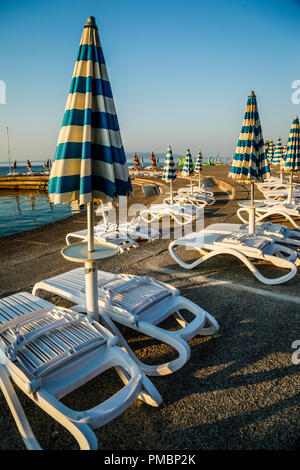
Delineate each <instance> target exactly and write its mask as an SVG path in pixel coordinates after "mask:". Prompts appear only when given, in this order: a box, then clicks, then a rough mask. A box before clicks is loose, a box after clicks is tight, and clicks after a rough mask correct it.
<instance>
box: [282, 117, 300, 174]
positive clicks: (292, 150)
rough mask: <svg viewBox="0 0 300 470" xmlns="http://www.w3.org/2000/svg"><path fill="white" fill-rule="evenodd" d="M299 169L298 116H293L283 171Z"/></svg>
mask: <svg viewBox="0 0 300 470" xmlns="http://www.w3.org/2000/svg"><path fill="white" fill-rule="evenodd" d="M299 170H300V126H299V119H298V116H295V119H294V120H293V123H292V127H291V130H290V133H289V138H288V143H287V151H286V158H285V165H284V171H291V172H294V171H299Z"/></svg>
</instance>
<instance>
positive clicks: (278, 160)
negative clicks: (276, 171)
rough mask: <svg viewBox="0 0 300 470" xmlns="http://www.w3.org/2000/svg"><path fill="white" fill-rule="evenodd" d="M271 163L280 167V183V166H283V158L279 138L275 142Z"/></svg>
mask: <svg viewBox="0 0 300 470" xmlns="http://www.w3.org/2000/svg"><path fill="white" fill-rule="evenodd" d="M272 163H273V165H280V179H281V181H282V164H284V158H283V146H282V142H281V138H280V137H279V138H278V140H277V144H276V147H275V151H274V157H273V160H272Z"/></svg>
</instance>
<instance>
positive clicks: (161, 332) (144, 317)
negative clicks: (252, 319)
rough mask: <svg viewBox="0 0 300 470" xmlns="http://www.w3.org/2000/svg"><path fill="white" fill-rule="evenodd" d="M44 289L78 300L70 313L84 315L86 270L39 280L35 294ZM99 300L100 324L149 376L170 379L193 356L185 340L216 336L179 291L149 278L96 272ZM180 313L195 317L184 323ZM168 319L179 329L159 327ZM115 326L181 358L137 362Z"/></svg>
mask: <svg viewBox="0 0 300 470" xmlns="http://www.w3.org/2000/svg"><path fill="white" fill-rule="evenodd" d="M41 290H45V291H47V292H51V293H53V294H56V295H58V296H61V297H63V298H65V299H68V300H70V301H72V302H74V303H75V304H76V305H75V307H72V309H75V310H76V311H81V312H82V311H86V304H85V279H84V270H83V269H82V268H78V269H74V270H72V271H69V272H66V273H63V274H60V275H58V276H55V277H53V278H50V279H46V280H44V281H41V282H38V283H37V284H35V286H34V288H33V293H34V294H35V293H39V292H40V291H41ZM98 297H99V313H100V319H101V322H103V324H104V325H105V326H107V327H108V328H109V329H111V330H112V331H113V332H114V333H115V334H116V335H117V336H118V337H119V339H120V341H121V343H122V346H124V348H126V350H127V352H128V354H130V355H131V357H132V358H133V359H134V360H135V361H136V362H137V364H138V366H139V367H140V368H141V369H142V370H143V371H144V372H145V373H146V374H147V375H166V374H170V373H172V372H174V371H176V370H178V369H180V368H181V367H182V366H183V365H184V364H185V363H186V362H187V361H188V359H189V357H190V347H189V345H188V343H187V340H189V339H190V338H192V337H194V336H196V335H200V336H207V335H213V334H215V333H216V332H217V331H218V328H219V326H218V323H217V322H216V320H215V319H214V318H213V317H212V316H211V315H210V314H209V313H207V312H206V311H205V310H203V309H202V308H201V307H199V306H198V305H196V304H195V303H194V302H191V301H190V300H188V299H186V298H184V297H182V296H180V295H179V291H178V290H177V289H175V288H173V287H171V286H170V285H168V284H164V283H161V282H159V281H156V280H155V279H153V278H151V277H141V276H131V275H128V274H120V275H117V274H113V273H107V272H104V271H98ZM182 310H187V311H189V312H190V313H191V314H192V315H193V317H194V318H193V320H192V321H191V322H189V323H188V322H187V321H186V320H184V318H183V316H182V313H180V312H181V311H182ZM169 317H174V318H175V319H176V321H177V323H178V325H180V326H181V329H177V330H175V331H170V330H166V329H164V328H162V327H160V326H159V324H160V323H161V322H162V321H164V320H165V319H167V318H169ZM114 322H115V323H118V324H122V325H124V326H126V327H128V328H131V329H134V330H136V331H138V332H140V333H143V334H145V335H148V336H151V337H153V338H156V339H158V340H159V341H162V342H164V343H166V344H169V345H170V346H171V347H173V348H174V349H175V350H176V351H177V353H178V357H177V358H176V359H174V360H172V361H170V362H166V363H164V364H159V365H148V364H145V363H143V362H141V361H139V360H138V359H137V357H136V356H135V354H134V353H133V351H132V350H131V349H130V347H129V345H128V344H127V342H126V341H125V339H124V337H123V336H122V335H121V333H120V331H119V330H118V328H117V327H116V325H115V323H114Z"/></svg>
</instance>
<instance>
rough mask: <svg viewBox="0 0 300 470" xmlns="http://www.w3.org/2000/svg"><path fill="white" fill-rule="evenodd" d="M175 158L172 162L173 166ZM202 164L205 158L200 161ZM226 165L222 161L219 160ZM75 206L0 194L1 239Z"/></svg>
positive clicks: (35, 195)
mask: <svg viewBox="0 0 300 470" xmlns="http://www.w3.org/2000/svg"><path fill="white" fill-rule="evenodd" d="M156 157H157V158H158V160H159V166H162V165H163V163H164V160H165V155H162V154H156ZM140 160H141V163H142V161H143V166H147V165H151V161H150V155H149V156H148V155H147V156H145V155H143V156H142V157H141V156H140ZM176 160H177V159H176V157H175V162H176ZM203 160H204V162H206V161H207V160H208V158H204V159H203ZM127 161H128V165H129V166H131V165H133V156H128V159H127ZM221 161H222V162H223V163H225V159H224V158H221ZM44 170H45V168H44V167H43V166H42V165H34V164H32V171H33V172H43V171H44ZM8 172H9V167H8V166H4V165H0V176H6V175H7V174H8ZM17 172H18V173H27V168H26V166H19V165H18V166H17ZM79 211H80V210H79V207H78V204H77V203H74V204H73V203H72V204H65V205H61V204H58V205H53V204H52V203H51V202H50V201H49V198H48V194H45V193H42V192H38V191H5V190H1V191H0V237H4V236H5V235H11V234H13V233H18V232H22V231H24V230H29V229H32V228H35V227H40V226H41V225H45V224H49V223H51V222H55V221H56V220H60V219H64V218H66V217H68V216H70V215H72V214H76V213H78V212H79Z"/></svg>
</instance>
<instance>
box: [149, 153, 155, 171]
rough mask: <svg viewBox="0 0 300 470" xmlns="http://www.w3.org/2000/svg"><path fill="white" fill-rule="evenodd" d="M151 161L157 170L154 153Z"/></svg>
mask: <svg viewBox="0 0 300 470" xmlns="http://www.w3.org/2000/svg"><path fill="white" fill-rule="evenodd" d="M150 160H151V162H152V168H156V157H155V155H154V153H153V152H152V153H151V157H150Z"/></svg>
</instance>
